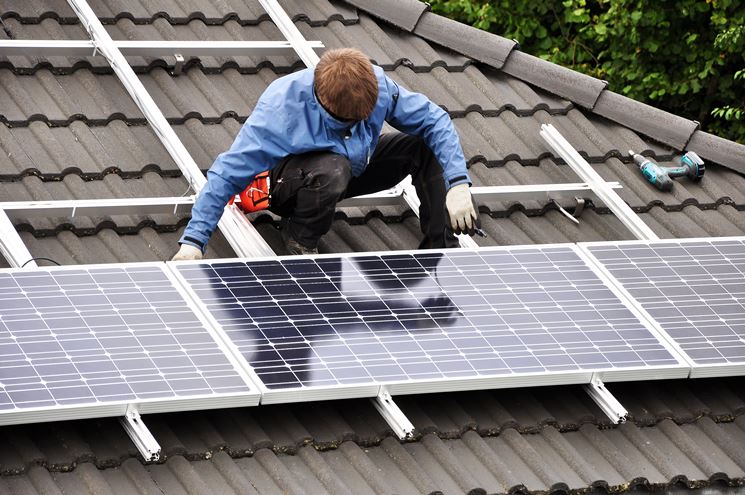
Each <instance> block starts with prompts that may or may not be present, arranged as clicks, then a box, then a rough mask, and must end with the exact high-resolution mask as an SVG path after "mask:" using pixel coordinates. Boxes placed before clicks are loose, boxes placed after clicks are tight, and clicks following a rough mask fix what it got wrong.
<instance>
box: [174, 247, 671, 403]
mask: <svg viewBox="0 0 745 495" xmlns="http://www.w3.org/2000/svg"><path fill="white" fill-rule="evenodd" d="M176 267H177V270H178V271H179V272H180V273H181V274H182V275H183V277H184V278H185V280H186V281H187V283H188V284H189V285H190V287H191V289H192V290H193V291H194V292H195V294H197V295H198V296H199V297H200V298H201V299H202V301H203V303H204V305H205V307H206V309H207V311H209V312H210V313H211V314H212V315H213V316H214V318H215V319H216V321H217V323H218V324H219V325H220V326H221V327H222V328H223V330H224V331H225V333H226V334H227V336H228V337H229V339H230V340H232V342H233V343H234V344H235V346H236V347H237V349H238V350H239V351H240V352H241V354H242V355H243V357H244V358H245V359H246V361H247V362H248V363H249V364H250V365H251V366H252V367H253V369H254V371H255V372H256V373H257V375H258V376H259V378H260V379H261V380H262V381H263V382H264V384H265V385H266V386H267V387H268V388H269V389H270V390H279V389H292V388H301V387H321V386H338V385H351V384H363V383H381V384H382V383H391V382H401V381H410V380H429V381H431V380H441V379H447V378H469V377H484V376H502V375H504V376H509V375H516V374H525V373H536V372H543V373H545V372H566V371H581V370H597V369H610V370H612V369H624V368H629V367H644V366H648V365H650V364H651V363H654V365H660V366H667V365H669V366H674V365H677V364H678V362H677V360H676V359H675V357H673V356H672V355H671V354H670V353H669V352H668V351H667V350H666V349H665V347H664V346H663V344H661V343H660V342H659V341H658V340H657V338H656V337H655V336H654V335H653V334H652V333H651V332H650V331H649V330H648V329H647V328H646V327H645V326H644V325H643V324H642V323H641V322H640V321H639V320H638V319H637V318H636V317H635V316H634V314H633V313H632V312H631V311H630V310H629V309H628V308H627V307H626V306H625V305H624V304H623V302H622V301H620V300H619V299H618V297H616V295H615V294H614V293H613V292H612V291H611V290H609V289H608V287H606V286H605V284H604V283H603V281H602V280H601V279H600V278H599V277H598V276H597V275H596V274H595V273H594V272H593V271H592V270H591V269H590V268H589V267H588V266H587V265H586V264H585V262H584V261H583V260H582V259H581V258H580V257H579V256H578V255H577V254H576V253H575V252H574V251H573V249H572V248H570V247H547V248H530V249H514V250H505V249H497V250H482V251H460V250H457V251H450V252H433V251H426V252H424V251H423V252H421V253H415V254H398V253H396V254H384V255H381V256H377V255H361V256H349V257H318V258H299V259H298V258H295V259H288V260H279V261H270V262H263V261H262V262H251V261H248V262H246V263H245V264H235V263H233V264H231V265H230V267H229V270H227V271H226V270H221V268H220V267H221V263H220V262H216V263H203V264H197V265H193V264H185V265H176ZM210 267H212V268H211V269H210ZM212 273H215V274H218V276H220V275H221V274H226V276H225V277H221V278H220V280H218V281H216V280H215V279H214V278H213V277H212V276H211V275H210V276H205V274H212ZM228 273H229V277H228V276H227V274H228ZM253 275H255V276H256V278H258V279H259V280H260V281H259V282H256V284H253V282H252V283H251V284H249V283H246V281H248V280H252V279H251V277H252V276H253ZM252 284H253V285H252ZM225 289H228V290H227V291H226V290H225ZM262 289H263V291H264V292H262ZM246 291H248V292H246ZM252 291H255V292H252ZM249 292H250V293H251V295H250V296H249V295H248V293H249ZM259 294H260V295H259ZM226 308H230V309H226Z"/></svg>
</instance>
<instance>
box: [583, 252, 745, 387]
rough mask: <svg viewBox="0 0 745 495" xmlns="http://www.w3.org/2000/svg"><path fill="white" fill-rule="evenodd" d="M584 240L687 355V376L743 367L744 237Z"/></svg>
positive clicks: (729, 372) (744, 330)
mask: <svg viewBox="0 0 745 495" xmlns="http://www.w3.org/2000/svg"><path fill="white" fill-rule="evenodd" d="M584 248H585V249H586V250H587V251H588V252H589V253H591V254H592V255H593V256H594V257H596V258H597V260H598V261H599V263H600V264H601V265H602V266H603V267H604V269H605V270H607V272H608V273H610V274H611V275H612V276H613V277H614V278H615V279H616V280H617V283H619V284H620V286H622V287H623V289H625V291H627V292H628V294H629V295H630V296H631V297H632V298H633V299H635V300H636V301H637V302H638V304H639V305H640V307H641V308H643V309H644V310H645V311H646V312H647V313H648V314H649V316H650V317H651V318H653V319H654V320H655V321H656V322H657V324H659V326H660V327H661V328H662V329H663V330H664V332H666V333H667V335H669V337H670V339H671V340H672V341H674V342H675V344H676V345H677V346H678V347H679V348H680V349H681V350H682V351H683V352H684V354H685V355H687V356H688V357H689V358H690V360H691V361H692V363H693V366H692V370H691V376H692V377H695V376H717V375H725V374H733V373H745V305H744V304H745V238H719V239H691V240H688V239H686V240H674V241H660V242H657V241H655V242H650V243H646V242H623V243H615V244H608V243H597V244H596V243H588V244H586V245H585V246H584Z"/></svg>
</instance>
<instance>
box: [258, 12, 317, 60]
mask: <svg viewBox="0 0 745 495" xmlns="http://www.w3.org/2000/svg"><path fill="white" fill-rule="evenodd" d="M259 3H260V4H261V6H262V7H264V10H266V12H267V14H269V17H271V18H272V21H274V24H275V25H276V26H277V29H279V30H280V32H281V33H282V35H283V36H284V37H285V39H286V40H287V41H288V42H289V43H290V45H291V46H292V48H294V49H295V53H297V55H298V57H300V60H302V61H303V63H304V64H305V65H306V67H315V66H316V64H317V63H318V60H319V58H320V57H319V56H318V54H317V53H316V52H315V51H314V50H313V45H311V43H310V42H309V41H307V40H306V39H305V37H303V33H301V32H300V30H299V29H298V28H297V26H295V23H294V22H292V19H290V16H288V15H287V12H285V11H284V9H283V8H282V6H281V5H279V3H278V2H277V0H259Z"/></svg>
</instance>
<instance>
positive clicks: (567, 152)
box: [540, 124, 659, 241]
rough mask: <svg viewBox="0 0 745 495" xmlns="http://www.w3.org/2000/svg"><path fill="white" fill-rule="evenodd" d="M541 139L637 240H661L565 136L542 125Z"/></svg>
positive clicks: (548, 125) (550, 126)
mask: <svg viewBox="0 0 745 495" xmlns="http://www.w3.org/2000/svg"><path fill="white" fill-rule="evenodd" d="M540 135H541V137H542V138H543V139H544V140H545V141H546V142H547V143H548V144H549V145H550V146H551V147H552V148H553V149H554V151H556V152H557V153H558V154H559V155H560V156H561V157H562V158H563V159H564V161H565V162H566V163H567V165H569V166H570V167H571V168H572V170H574V172H575V173H576V174H577V175H579V177H580V178H581V179H582V180H583V181H585V182H586V183H587V184H588V185H589V186H590V187H591V188H592V190H593V192H595V194H596V195H597V196H598V197H599V198H600V199H602V200H603V202H604V203H605V205H606V206H607V207H608V208H610V209H611V211H612V212H613V213H615V214H616V216H617V217H618V219H619V220H621V222H622V223H623V224H624V225H625V226H626V227H627V228H628V229H629V230H630V231H631V233H632V234H634V236H635V237H636V238H637V239H642V240H647V241H650V240H655V239H659V237H658V236H657V234H655V233H654V231H653V230H652V229H650V228H649V226H648V225H647V224H646V223H644V221H643V220H642V219H641V218H639V215H637V214H636V212H634V210H632V209H631V207H630V206H629V205H627V204H626V202H625V201H624V200H623V199H622V198H621V196H619V195H618V194H617V193H616V192H615V191H613V189H612V188H610V187H608V183H606V182H605V180H604V179H603V178H602V177H601V176H600V174H598V173H597V172H596V171H595V170H594V169H593V168H592V167H591V166H590V164H589V163H587V160H585V159H584V158H582V155H580V154H579V153H578V152H577V150H576V149H574V147H573V146H572V145H571V144H570V143H569V141H567V140H566V138H565V137H564V136H562V135H561V133H560V132H559V131H558V130H557V129H556V128H555V127H554V126H553V125H551V124H542V125H541V131H540Z"/></svg>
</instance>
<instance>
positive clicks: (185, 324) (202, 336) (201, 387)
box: [0, 263, 260, 424]
mask: <svg viewBox="0 0 745 495" xmlns="http://www.w3.org/2000/svg"><path fill="white" fill-rule="evenodd" d="M172 277H173V276H172V274H170V272H169V271H168V270H167V269H166V268H165V265H164V264H162V263H160V264H154V263H150V264H128V265H126V266H115V265H100V266H90V267H64V268H48V269H11V270H0V424H10V423H17V422H24V423H28V422H35V421H45V420H57V419H72V418H81V417H91V416H106V415H119V414H123V413H124V412H125V410H126V407H127V405H129V404H138V405H139V410H140V412H142V413H146V412H164V411H173V410H181V409H199V408H203V407H221V406H233V405H255V404H257V403H258V400H259V396H260V394H259V392H258V390H257V389H256V387H255V386H253V387H252V386H251V385H250V379H248V378H247V376H246V374H245V373H244V372H243V371H242V370H241V369H240V366H236V361H235V360H234V359H233V358H232V357H229V356H228V355H227V353H226V352H224V351H225V347H224V345H223V344H221V343H218V341H217V340H216V339H215V335H214V333H213V332H214V331H213V330H212V329H210V328H208V326H207V325H206V322H205V321H204V320H203V317H201V316H199V315H197V314H196V313H195V312H194V311H193V310H192V309H191V308H190V306H189V304H188V303H187V300H186V299H185V297H184V293H183V289H181V288H180V287H177V286H176V285H175V284H174V281H173V279H172ZM247 379H248V380H249V381H247Z"/></svg>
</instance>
